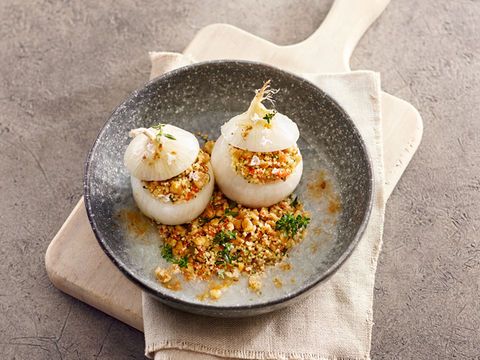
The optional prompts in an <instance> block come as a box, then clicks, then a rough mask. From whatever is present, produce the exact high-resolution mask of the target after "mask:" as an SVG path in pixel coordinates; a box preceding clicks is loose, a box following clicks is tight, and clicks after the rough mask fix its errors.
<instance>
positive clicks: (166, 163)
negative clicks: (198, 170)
mask: <svg viewBox="0 0 480 360" xmlns="http://www.w3.org/2000/svg"><path fill="white" fill-rule="evenodd" d="M162 131H163V133H164V134H166V135H168V137H167V136H161V137H160V142H156V140H154V139H155V137H156V135H157V133H158V130H156V129H153V128H149V129H143V128H141V129H135V130H132V132H131V133H132V134H133V135H134V136H135V137H134V139H133V140H132V141H131V142H130V144H129V145H128V147H127V150H126V151H125V156H124V163H125V166H126V168H127V169H128V171H129V172H130V175H132V176H134V177H136V178H138V179H141V180H146V181H153V180H157V181H163V180H167V179H170V178H172V177H174V176H177V175H178V174H180V173H182V172H184V171H185V170H186V169H187V168H188V167H189V166H190V165H192V164H193V162H194V161H195V160H196V158H197V155H198V152H199V150H200V145H199V144H198V140H197V138H196V137H195V136H194V135H193V134H192V133H190V132H188V131H185V130H183V129H180V128H178V127H176V126H173V125H164V126H163V127H162ZM152 139H153V140H152ZM159 145H161V147H159Z"/></svg>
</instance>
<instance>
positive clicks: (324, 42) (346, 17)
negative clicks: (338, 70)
mask: <svg viewBox="0 0 480 360" xmlns="http://www.w3.org/2000/svg"><path fill="white" fill-rule="evenodd" d="M389 2H390V0H335V1H334V2H333V5H332V7H331V9H330V11H329V12H328V15H327V17H326V18H325V20H324V21H323V23H322V25H320V27H319V28H318V30H317V31H315V32H314V33H313V34H312V35H311V36H310V37H309V38H307V39H306V40H304V41H302V42H300V43H298V44H296V45H294V47H295V48H296V49H297V50H302V51H305V52H307V53H310V54H312V53H315V52H318V53H321V54H322V55H324V54H325V52H326V50H328V52H329V53H331V54H332V56H333V57H339V58H340V59H341V61H342V63H343V65H344V66H345V68H346V69H350V65H349V63H350V56H351V55H352V53H353V50H354V49H355V46H356V45H357V43H358V41H359V40H360V38H361V37H362V36H363V34H364V33H365V31H367V29H368V28H369V27H370V25H372V24H373V22H374V21H375V20H376V19H377V18H378V16H379V15H380V14H381V13H382V12H383V10H384V9H385V8H386V7H387V5H388V3H389ZM325 46H328V49H326V48H325ZM312 55H313V54H312Z"/></svg>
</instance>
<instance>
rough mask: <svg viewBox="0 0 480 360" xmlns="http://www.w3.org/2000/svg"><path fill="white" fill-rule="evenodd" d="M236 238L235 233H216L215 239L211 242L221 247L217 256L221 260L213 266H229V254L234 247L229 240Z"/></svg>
mask: <svg viewBox="0 0 480 360" xmlns="http://www.w3.org/2000/svg"><path fill="white" fill-rule="evenodd" d="M236 237H237V233H236V232H235V231H223V230H222V231H220V232H218V233H217V234H216V235H215V237H214V238H213V241H214V242H215V243H217V244H219V245H221V246H223V249H222V250H220V251H219V252H218V255H219V257H220V259H221V260H217V261H216V262H215V264H217V265H224V264H231V263H232V260H234V258H232V256H231V255H230V252H231V251H232V250H233V248H234V246H233V244H232V243H231V242H230V240H233V239H235V238H236Z"/></svg>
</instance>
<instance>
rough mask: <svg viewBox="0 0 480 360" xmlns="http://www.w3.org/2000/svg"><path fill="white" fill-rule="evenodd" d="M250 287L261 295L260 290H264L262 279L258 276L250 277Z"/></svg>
mask: <svg viewBox="0 0 480 360" xmlns="http://www.w3.org/2000/svg"><path fill="white" fill-rule="evenodd" d="M248 287H249V288H250V289H251V290H252V291H254V292H256V293H260V290H261V289H262V282H261V281H260V278H259V277H258V276H257V275H250V276H249V277H248Z"/></svg>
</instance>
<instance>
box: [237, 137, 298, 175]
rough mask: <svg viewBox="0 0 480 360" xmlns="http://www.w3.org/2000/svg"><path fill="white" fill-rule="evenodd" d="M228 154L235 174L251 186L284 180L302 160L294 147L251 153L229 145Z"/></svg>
mask: <svg viewBox="0 0 480 360" xmlns="http://www.w3.org/2000/svg"><path fill="white" fill-rule="evenodd" d="M230 154H231V157H232V167H233V168H234V169H235V171H236V172H237V174H239V175H241V176H243V178H244V179H245V180H247V181H248V182H249V183H253V184H267V183H271V182H275V181H279V180H286V179H287V177H288V176H289V175H291V174H292V173H293V171H294V169H295V167H296V166H297V165H298V164H299V163H300V161H301V160H302V157H301V156H300V153H299V151H298V148H297V147H296V146H292V147H289V148H288V149H285V150H279V151H273V152H253V151H247V150H242V149H239V148H236V147H234V146H231V145H230Z"/></svg>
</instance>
